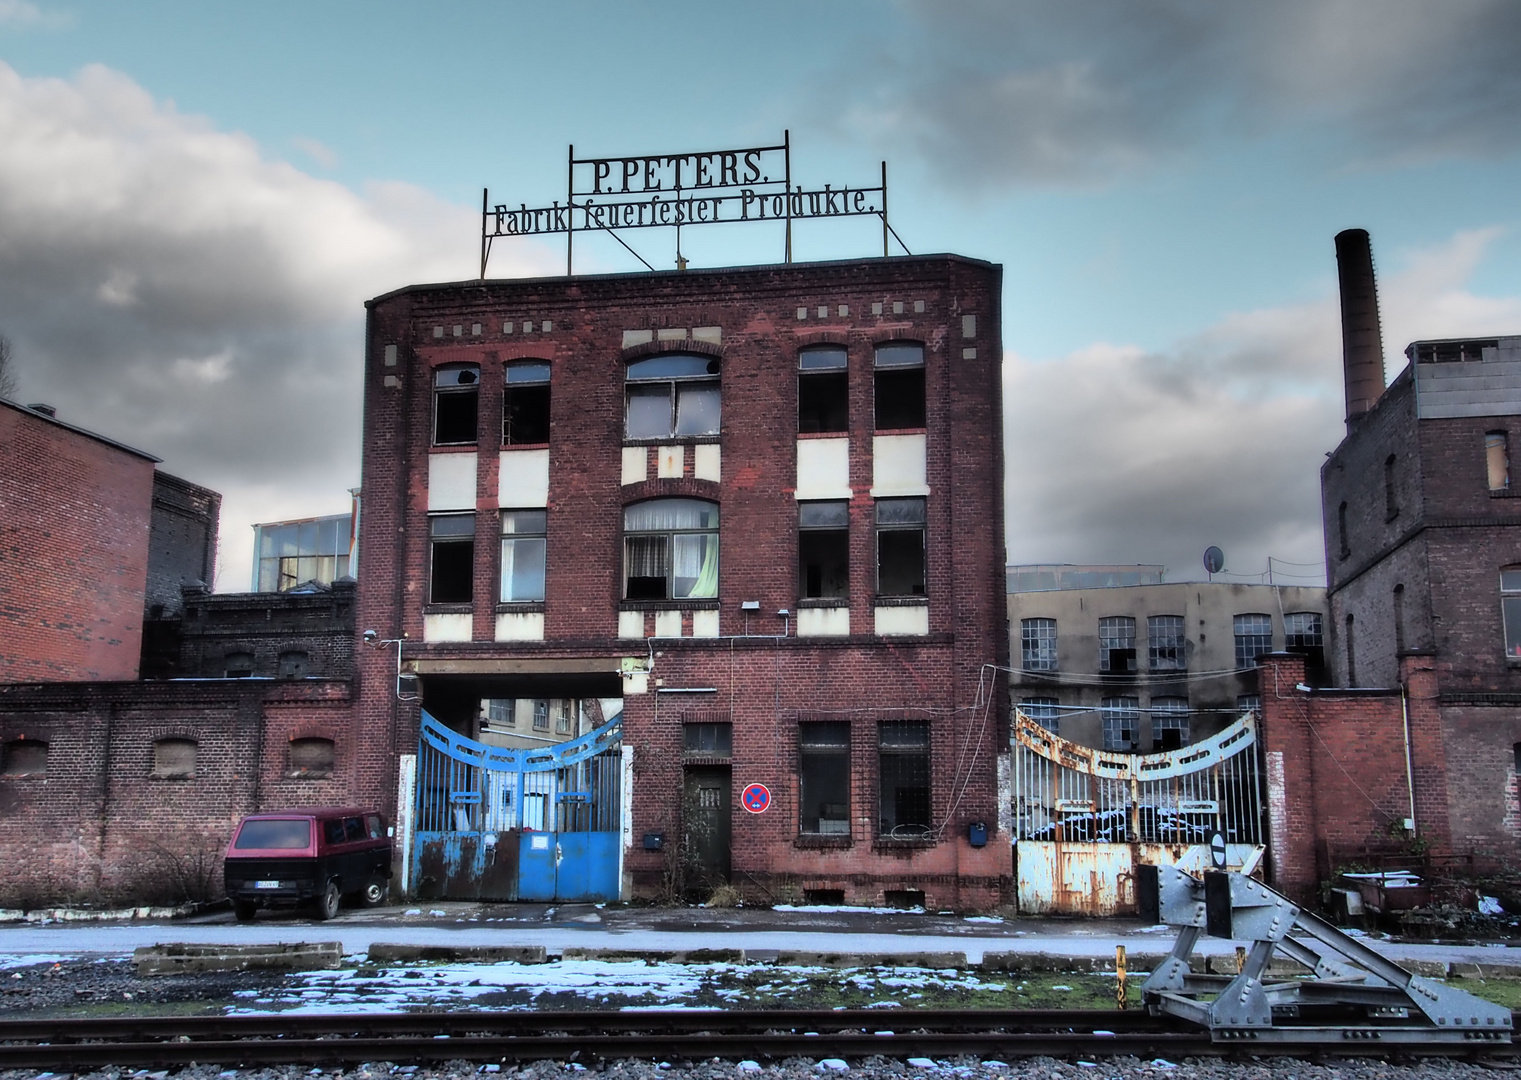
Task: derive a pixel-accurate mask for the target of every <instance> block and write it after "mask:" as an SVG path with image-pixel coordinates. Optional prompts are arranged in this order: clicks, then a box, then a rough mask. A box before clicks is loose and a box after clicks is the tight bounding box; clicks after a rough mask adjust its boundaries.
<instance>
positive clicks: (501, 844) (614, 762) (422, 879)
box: [411, 710, 623, 901]
mask: <svg viewBox="0 0 1521 1080" xmlns="http://www.w3.org/2000/svg"><path fill="white" fill-rule="evenodd" d="M622 729H623V716H622V714H621V713H620V714H619V715H618V716H615V717H614V718H613V719H612V720H610V721H608V722H607V723H606V724H603V725H602V726H601V727H599V728H597V729H596V730H595V731H592V732H590V733H588V734H586V735H582V736H581V737H580V738H577V739H571V740H568V741H566V742H563V743H557V744H555V745H553V746H546V747H542V748H539V747H536V748H533V749H526V750H525V749H519V748H508V747H500V746H487V745H486V744H485V743H480V742H476V741H475V740H474V739H467V738H466V737H465V736H463V735H461V734H459V732H457V731H452V730H450V729H449V728H447V727H445V726H444V725H443V724H441V723H439V722H438V721H437V720H436V719H434V718H433V717H432V716H430V715H429V714H428V713H427V711H426V710H425V711H424V712H423V714H422V735H421V738H420V740H419V742H418V747H417V833H416V840H415V843H416V851H417V857H416V858H415V859H413V860H412V866H413V879H412V882H411V885H412V890H413V892H414V893H415V894H416V895H417V896H419V897H422V898H424V899H439V900H445V899H447V900H564V901H573V900H574V901H602V900H616V899H618V896H619V881H620V877H621V875H620V872H619V855H620V842H619V841H620V835H621V834H620V825H621V815H620V813H619V796H620V791H621V788H622V779H623V749H622Z"/></svg>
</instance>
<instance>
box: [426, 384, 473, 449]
mask: <svg viewBox="0 0 1521 1080" xmlns="http://www.w3.org/2000/svg"><path fill="white" fill-rule="evenodd" d="M480 396H481V369H480V367H479V366H478V365H476V364H445V365H444V366H443V367H440V368H439V369H438V370H436V371H435V372H434V373H433V445H434V446H461V445H466V444H471V443H474V442H475V438H476V427H475V425H476V413H477V408H478V406H479V403H480Z"/></svg>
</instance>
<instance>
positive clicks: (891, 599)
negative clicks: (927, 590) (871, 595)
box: [873, 596, 929, 607]
mask: <svg viewBox="0 0 1521 1080" xmlns="http://www.w3.org/2000/svg"><path fill="white" fill-rule="evenodd" d="M873 603H875V604H876V606H877V607H929V597H927V596H879V597H877V598H876V599H875V600H874V601H873Z"/></svg>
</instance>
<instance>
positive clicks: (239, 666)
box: [222, 652, 254, 679]
mask: <svg viewBox="0 0 1521 1080" xmlns="http://www.w3.org/2000/svg"><path fill="white" fill-rule="evenodd" d="M253 669H254V658H253V653H250V652H233V653H228V654H227V659H226V660H224V661H223V665H222V670H223V671H225V672H226V673H227V678H229V679H246V678H248V677H249V676H250V675H252V674H253Z"/></svg>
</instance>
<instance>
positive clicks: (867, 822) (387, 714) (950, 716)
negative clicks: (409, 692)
mask: <svg viewBox="0 0 1521 1080" xmlns="http://www.w3.org/2000/svg"><path fill="white" fill-rule="evenodd" d="M999 289H1000V276H999V271H998V268H997V267H993V266H989V265H988V264H984V263H977V262H973V261H970V260H965V259H960V258H957V257H952V256H932V257H917V258H900V259H892V260H879V261H853V262H842V263H823V264H807V265H792V266H779V267H761V268H746V269H732V270H719V271H701V272H690V273H656V274H649V275H620V276H609V277H578V278H572V279H545V280H533V281H488V282H479V283H466V284H458V285H441V286H419V287H414V288H409V289H405V290H401V291H399V292H396V293H392V294H389V295H387V296H384V297H380V298H378V299H377V300H375V301H372V302H371V303H370V305H369V308H370V318H369V330H368V340H367V345H366V364H365V434H364V477H363V498H364V511H365V519H364V528H363V529H362V531H361V537H360V545H361V549H362V550H361V559H360V564H361V565H362V566H363V567H364V573H363V575H362V580H361V583H360V588H359V598H358V611H359V614H358V625H359V627H361V628H364V629H375V630H376V631H377V633H378V635H379V637H380V638H383V639H394V638H402V639H404V644H403V646H402V647H403V649H404V659H405V662H406V664H407V666H408V667H409V668H410V669H412V670H415V671H416V672H417V673H418V674H419V675H420V677H421V683H422V688H423V690H422V692H423V695H424V703H425V705H427V707H429V708H430V710H431V711H434V712H435V714H436V715H439V717H440V719H444V720H446V721H447V722H449V723H451V724H453V725H455V726H458V727H460V729H461V730H467V733H468V725H469V724H470V722H471V719H472V712H473V708H472V706H471V704H470V703H471V702H475V703H477V704H478V702H479V700H480V699H481V698H483V697H489V696H491V695H493V694H498V695H511V694H518V693H533V692H544V693H548V692H549V691H548V690H547V689H545V688H548V687H554V688H558V690H559V692H562V693H565V694H569V695H573V696H580V697H602V698H619V697H621V698H622V706H623V716H624V741H625V745H626V746H630V747H632V749H633V788H632V791H633V803H632V808H631V809H632V829H631V832H630V833H629V834H628V835H626V836H625V841H626V842H627V843H628V846H627V848H626V851H625V869H626V889H627V890H628V891H631V892H632V893H633V894H636V895H640V894H643V895H648V894H650V893H652V892H654V891H655V889H656V887H657V882H658V879H659V878H660V877H661V875H662V873H664V871H665V862H664V859H665V856H663V855H662V854H661V853H660V852H654V851H646V850H644V848H643V846H642V844H640V843H639V842H638V839H639V838H640V837H642V836H643V835H644V834H645V833H661V834H664V835H666V836H668V837H672V838H679V837H680V836H681V835H682V828H683V824H682V819H681V805H682V796H681V791H682V787H683V783H684V776H686V775H688V772H687V765H688V764H690V761H689V759H688V758H687V756H686V755H685V753H684V751H683V749H682V745H683V744H682V728H683V718H684V717H687V718H690V717H693V716H702V717H707V718H709V720H711V719H712V718H714V717H722V718H724V719H725V720H726V721H727V722H730V723H732V725H733V727H732V730H733V753H732V756H731V758H730V759H729V760H728V761H727V762H723V763H719V764H718V765H717V766H714V767H717V768H720V769H722V768H724V767H727V768H728V770H729V772H728V775H729V781H728V782H729V788H730V791H729V796H730V800H729V801H730V803H731V806H732V813H731V814H730V818H729V824H730V826H731V829H732V839H731V842H732V880H733V881H734V883H735V884H736V885H738V886H740V887H741V888H742V889H744V890H746V891H749V892H751V893H753V894H755V895H757V896H761V897H763V896H766V895H768V894H771V895H775V894H776V893H777V891H778V890H782V891H785V892H787V893H788V895H791V894H792V893H791V890H795V889H802V888H810V889H811V888H821V889H831V890H841V891H843V892H844V893H845V894H846V895H847V897H848V898H849V899H851V900H854V901H880V900H881V898H882V895H883V892H884V890H893V889H922V890H923V891H924V892H925V893H926V896H927V897H928V898H929V899H930V901H931V902H934V903H942V904H956V905H960V906H984V905H987V904H989V903H992V902H995V901H996V900H997V899H998V898H999V896H1000V890H1001V889H1002V888H1003V885H1004V883H1006V881H1007V875H1008V874H1009V848H1008V845H1007V843H1006V842H1004V843H998V842H996V841H994V842H990V843H989V844H988V845H987V846H986V847H985V848H972V847H971V846H970V845H969V844H968V841H967V826H968V824H969V823H970V822H973V821H984V822H988V823H990V825H991V823H993V822H996V821H997V817H998V815H997V812H996V806H995V799H996V793H995V779H994V777H995V761H994V756H995V751H996V748H997V746H998V745H999V740H1000V738H1001V732H1002V731H1003V730H1004V725H1005V723H1006V715H1005V711H1004V705H1003V703H1002V692H1001V690H999V689H998V688H995V687H993V683H994V682H997V681H999V680H994V679H992V678H982V675H983V665H984V664H989V663H992V664H1005V663H1006V662H1007V650H1008V644H1007V636H1006V628H1005V618H1006V615H1005V612H1004V609H1003V602H1002V581H1003V559H1002V554H1003V540H1002V534H1003V524H1002V505H1001V492H1002V448H1001V423H1002V422H1001V416H1000V402H1001V385H1000V375H999V370H1000V340H1001V327H1000V322H999ZM508 327H510V332H508V330H507V328H508ZM895 340H897V341H908V342H915V343H922V345H923V346H924V357H925V362H924V380H925V392H924V398H925V413H926V416H925V423H924V425H923V427H919V428H917V429H915V430H912V431H908V432H904V431H898V430H895V431H894V433H893V434H894V435H895V436H903V435H906V436H907V438H900V439H899V440H898V441H897V442H894V443H893V444H892V445H893V447H894V448H895V452H897V450H896V448H898V447H902V446H907V447H909V449H910V451H913V449H914V448H915V447H918V446H922V447H923V449H922V450H921V451H917V452H918V453H920V454H922V458H921V459H920V461H922V464H919V463H915V465H914V466H912V467H911V468H910V470H909V471H910V472H912V471H913V468H914V467H917V468H920V469H922V475H920V476H919V477H918V479H917V481H916V483H917V487H914V485H913V484H905V483H904V481H903V478H902V477H901V476H895V475H889V472H890V470H889V465H888V463H887V462H886V461H885V460H882V461H879V460H876V455H874V449H875V448H876V447H877V446H879V445H881V446H887V443H884V442H880V441H879V440H878V439H877V437H878V436H880V435H881V434H882V432H879V431H877V430H875V429H874V423H873V416H874V412H873V410H874V401H873V387H874V371H873V356H874V349H875V347H876V346H878V345H880V344H883V343H887V342H891V341H895ZM817 344H833V345H839V346H843V347H844V348H845V350H846V353H847V356H848V371H847V378H848V404H847V408H848V424H847V429H846V430H845V431H842V432H839V433H838V438H839V439H840V440H848V451H845V453H844V454H843V455H842V456H841V458H840V461H841V473H840V475H839V477H838V479H837V483H836V484H835V488H834V490H835V492H836V495H837V497H838V498H839V499H841V500H846V501H848V517H849V524H848V566H849V570H848V598H844V599H843V600H832V601H828V602H822V601H814V600H810V599H808V598H806V597H800V596H799V591H800V590H799V572H798V558H799V555H798V543H799V541H798V502H799V500H800V498H803V497H806V494H807V493H806V492H800V489H799V487H800V483H804V484H805V485H806V483H808V482H809V481H807V480H806V478H805V479H803V480H800V477H802V476H803V474H806V473H807V471H808V468H809V466H808V465H807V464H806V463H804V464H803V465H800V462H799V456H800V452H799V447H800V446H803V445H804V444H806V443H807V442H808V441H809V440H810V439H811V438H812V437H813V436H811V435H808V434H803V435H801V436H800V433H799V430H798V398H797V394H798V368H799V351H800V350H801V349H802V348H804V347H806V346H809V345H817ZM673 352H679V353H685V354H688V355H696V356H707V357H711V358H712V359H713V361H714V363H715V368H721V374H720V375H719V376H718V382H719V385H720V388H721V389H720V394H721V400H722V406H721V409H722V423H721V428H720V430H719V431H718V433H717V434H713V435H702V436H680V435H675V436H671V437H668V438H663V439H648V440H639V439H626V438H625V428H624V424H625V412H624V410H625V394H626V388H625V384H624V372H625V365H626V364H628V363H630V362H631V361H635V360H638V359H641V358H645V357H650V356H661V355H665V354H667V353H673ZM522 358H535V359H541V360H545V361H548V362H549V364H550V366H551V371H552V376H551V395H552V397H551V401H552V405H551V412H550V430H549V440H548V443H547V446H546V447H542V448H541V449H546V450H547V457H548V467H547V497H545V498H543V499H542V500H541V501H539V502H535V503H529V504H527V505H530V506H536V507H541V508H542V509H543V510H545V512H546V513H547V522H548V524H547V536H546V541H547V545H546V546H547V552H548V555H547V563H546V571H545V581H544V595H545V600H544V601H543V602H540V603H526V604H500V603H498V596H499V594H498V582H499V579H500V573H501V570H500V565H499V559H500V551H501V547H500V543H499V541H498V531H499V530H498V522H499V520H500V516H499V515H500V511H502V510H506V509H513V508H514V504H511V503H509V504H504V503H503V502H502V501H501V499H500V492H502V491H504V490H510V491H514V492H516V491H520V490H521V489H522V485H521V484H520V482H519V479H520V477H519V475H518V473H519V470H520V469H521V468H523V467H525V466H523V465H522V464H521V463H522V462H524V461H527V460H528V459H527V458H518V457H513V456H509V457H507V458H505V459H504V458H503V457H502V456H501V454H502V451H503V450H504V449H508V450H511V449H512V448H509V447H504V446H503V443H502V431H503V428H502V421H503V408H504V404H503V400H504V396H503V380H504V365H506V364H507V363H509V362H510V361H512V360H514V359H522ZM451 363H468V364H474V365H478V366H479V373H480V382H479V386H480V388H481V389H480V393H479V422H478V426H477V432H478V437H477V440H476V442H475V443H474V444H473V445H464V446H455V447H434V446H432V445H431V440H430V436H431V424H432V417H433V408H434V385H433V384H434V376H435V372H437V371H438V369H439V367H440V365H446V364H451ZM916 440H917V441H916ZM888 442H892V440H888ZM840 445H841V446H844V445H845V443H844V442H843V441H842V443H841V444H840ZM807 449H808V450H809V451H811V450H812V449H813V448H807ZM883 452H884V453H886V451H885V450H884V451H883ZM457 455H470V456H473V459H474V462H475V476H474V485H473V489H472V490H471V491H470V492H469V493H468V496H467V497H466V501H465V504H463V505H459V504H455V505H451V506H450V507H449V509H452V510H454V512H456V513H465V514H473V517H474V521H475V530H476V533H475V549H474V565H473V587H472V588H471V599H470V602H469V603H465V604H455V605H431V604H430V603H429V595H428V593H429V559H430V547H429V543H430V541H429V511H430V508H431V509H432V510H433V511H435V512H437V511H438V510H439V509H440V507H439V497H438V490H437V489H433V490H430V476H434V477H443V476H445V475H450V476H457V475H462V474H468V467H467V465H468V463H465V464H463V465H462V464H461V462H460V461H459V460H456V461H447V460H444V459H450V458H455V457H456V456H457ZM504 460H505V461H506V462H507V464H506V466H505V467H506V468H507V469H508V475H506V476H504V475H503V473H502V469H503V468H504V466H503V464H502V462H503V461H504ZM800 470H801V471H800ZM842 489H843V490H842ZM874 490H875V491H876V492H877V493H878V495H889V494H905V493H907V494H913V495H917V496H919V497H924V498H925V499H926V512H927V521H926V526H925V536H926V556H925V590H924V591H925V597H924V598H916V599H909V600H901V599H897V598H894V599H892V600H890V601H889V600H885V599H883V600H880V601H879V598H878V597H877V583H876V572H877V551H876V543H877V535H876V529H875V518H874V511H875V506H876V502H875V497H874V495H873V491H874ZM667 497H687V498H697V499H702V500H706V501H708V502H711V503H715V504H717V507H718V512H719V514H720V525H719V528H718V550H719V560H718V575H719V576H718V587H717V596H716V598H713V599H708V600H690V599H689V600H681V601H675V600H659V601H655V600H629V599H625V598H624V596H625V591H624V589H625V581H624V546H623V544H624V540H623V512H624V508H625V507H628V506H630V505H634V504H637V503H639V502H640V501H642V500H645V499H650V498H667ZM815 497H826V496H815ZM511 498H518V499H521V498H522V496H520V495H513V496H511ZM515 505H516V506H519V507H521V506H523V505H525V504H524V503H522V502H521V501H519V502H517V503H516V504H515ZM747 601H753V602H754V603H755V605H756V606H755V607H754V608H753V609H751V610H746V609H744V608H742V606H741V605H742V604H743V603H744V602H747ZM825 609H828V610H827V611H826V610H825ZM784 610H785V611H786V612H787V614H786V615H781V614H779V612H782V611H784ZM841 610H843V611H844V612H846V613H847V614H846V615H845V616H844V618H848V633H846V634H843V635H841V636H828V637H818V636H798V631H799V620H800V619H803V620H808V622H807V625H808V626H810V627H814V626H817V625H819V624H821V623H822V622H823V621H825V620H828V619H835V620H840V619H841V618H842V616H841V614H840V612H841ZM821 612H822V614H820V613H821ZM539 619H541V620H542V630H541V631H536V632H529V633H527V634H522V635H520V636H518V637H517V638H515V639H512V640H506V639H504V640H498V637H499V636H501V635H499V634H498V630H497V627H498V622H499V620H502V621H503V622H504V625H505V624H511V625H527V626H529V627H536V626H538V625H539V623H538V620H539ZM921 619H922V624H921V623H920V622H919V620H921ZM514 620H517V621H516V622H514ZM879 620H881V621H880V623H879ZM445 625H448V626H449V627H450V628H451V629H449V630H448V631H447V632H443V631H441V629H440V628H442V627H444V626H445ZM832 625H835V626H843V625H844V624H843V622H836V623H834V624H832ZM879 625H880V627H881V628H882V629H884V630H887V631H892V632H889V633H878V632H877V630H878V627H879ZM898 631H902V632H898ZM668 635H669V637H668ZM445 637H454V638H464V637H468V640H444V638H445ZM508 637H511V635H510V634H509V635H508ZM394 665H395V655H394V654H393V653H391V652H390V651H389V650H384V651H382V650H378V649H375V650H372V649H364V650H360V655H359V657H358V668H359V673H360V682H361V688H362V689H361V693H360V706H359V708H360V724H361V728H362V730H364V731H365V732H366V738H365V740H364V745H363V746H361V747H359V748H358V750H357V755H356V773H355V777H354V783H355V785H356V789H357V797H359V798H360V799H361V800H362V801H375V800H379V801H381V802H382V804H383V805H388V806H390V805H394V801H395V797H396V794H395V793H396V762H397V757H398V755H401V754H406V753H410V752H412V751H413V749H414V748H415V745H416V740H417V724H418V713H417V708H416V706H414V705H410V704H408V703H406V702H400V701H398V700H397V699H396V696H395V694H394V693H393V687H394V679H395V666H394ZM645 667H650V668H651V670H649V671H647V672H646V671H643V670H642V669H643V668H645ZM535 688H537V689H535ZM990 699H991V700H990ZM821 715H827V716H831V717H838V718H839V719H841V720H844V721H846V722H848V723H849V724H850V725H851V727H850V732H851V735H850V740H851V750H850V757H849V769H850V778H851V779H850V785H851V791H850V816H851V824H850V832H849V834H848V835H844V836H831V837H829V838H827V840H826V839H821V838H818V837H812V836H804V835H801V834H800V826H799V820H798V812H797V804H796V797H795V794H794V791H795V788H796V784H797V774H798V765H797V761H798V751H797V738H798V734H797V729H798V724H799V723H800V722H802V721H805V720H806V719H807V718H808V717H815V716H821ZM904 717H909V718H915V719H922V720H925V721H928V723H929V724H930V731H931V738H932V745H933V750H932V755H931V757H932V761H931V778H930V793H931V794H930V798H931V803H932V817H933V829H932V835H931V837H930V838H929V839H927V840H920V841H915V842H891V841H888V840H884V839H883V838H882V837H880V836H879V835H878V821H877V809H876V799H877V797H878V796H877V783H878V776H877V769H878V751H877V738H878V734H877V733H878V725H879V723H880V722H882V721H884V720H891V719H897V718H904ZM751 782H764V783H766V784H767V785H768V786H770V787H771V789H772V792H773V796H774V798H775V802H774V804H773V806H772V807H771V809H770V810H768V811H767V812H766V813H765V814H761V815H752V814H748V813H746V812H744V811H743V810H742V809H741V808H740V805H739V803H740V800H739V796H740V792H741V790H742V789H743V787H744V786H745V785H746V784H748V783H751ZM799 883H806V884H799Z"/></svg>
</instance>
